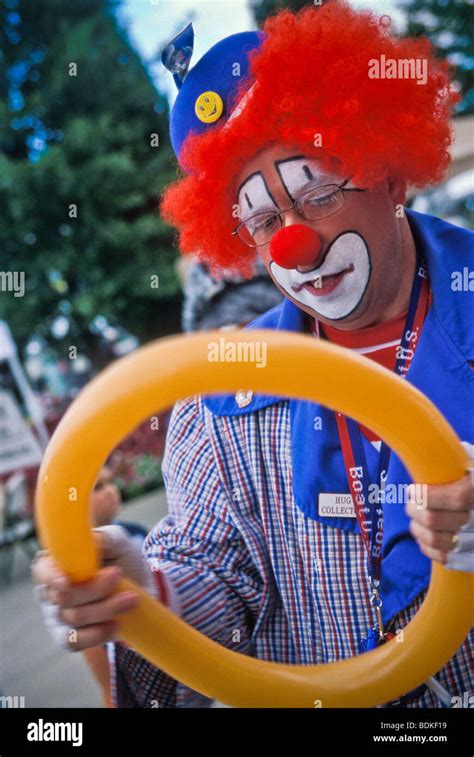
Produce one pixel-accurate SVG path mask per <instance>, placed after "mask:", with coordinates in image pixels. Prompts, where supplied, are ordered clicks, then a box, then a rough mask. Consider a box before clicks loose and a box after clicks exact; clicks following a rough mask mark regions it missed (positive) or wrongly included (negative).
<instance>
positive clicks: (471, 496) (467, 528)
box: [405, 442, 474, 573]
mask: <svg viewBox="0 0 474 757" xmlns="http://www.w3.org/2000/svg"><path fill="white" fill-rule="evenodd" d="M463 447H464V448H465V449H466V451H467V453H468V455H469V457H470V458H471V461H472V462H473V466H474V446H473V445H472V444H468V443H467V442H463ZM417 489H418V487H415V486H414V485H413V484H412V485H411V486H410V487H409V489H408V492H409V500H408V504H407V505H406V508H405V511H406V513H407V515H409V516H410V517H411V518H412V520H411V521H410V532H411V534H412V536H413V537H414V538H415V539H416V541H417V542H418V544H419V546H420V549H421V551H422V552H423V554H425V555H426V556H427V557H429V558H430V559H431V560H435V561H437V562H440V563H441V564H442V565H445V566H446V567H447V568H450V569H452V570H460V571H463V572H466V573H474V467H470V468H469V472H468V473H467V474H466V475H465V476H464V477H463V478H461V479H459V481H455V482H454V483H452V484H445V485H439V486H428V487H427V496H424V497H423V501H419V500H418V501H417V499H416V495H417V493H418V492H417Z"/></svg>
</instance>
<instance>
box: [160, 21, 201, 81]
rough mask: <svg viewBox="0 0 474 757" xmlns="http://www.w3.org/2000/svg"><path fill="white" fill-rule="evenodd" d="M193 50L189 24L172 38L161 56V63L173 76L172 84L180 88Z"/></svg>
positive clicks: (192, 34)
mask: <svg viewBox="0 0 474 757" xmlns="http://www.w3.org/2000/svg"><path fill="white" fill-rule="evenodd" d="M193 50H194V29H193V25H192V23H189V24H188V25H187V26H186V27H185V28H184V29H183V30H182V31H181V32H179V33H178V34H177V35H176V36H175V37H173V39H172V40H170V42H168V44H167V45H166V47H165V49H164V50H163V52H162V54H161V62H162V63H163V65H164V66H165V68H167V69H168V71H171V73H172V74H173V79H174V83H175V84H176V86H177V87H178V89H180V88H181V86H182V84H183V81H184V79H185V78H186V74H187V72H188V68H189V64H190V62H191V57H192V54H193Z"/></svg>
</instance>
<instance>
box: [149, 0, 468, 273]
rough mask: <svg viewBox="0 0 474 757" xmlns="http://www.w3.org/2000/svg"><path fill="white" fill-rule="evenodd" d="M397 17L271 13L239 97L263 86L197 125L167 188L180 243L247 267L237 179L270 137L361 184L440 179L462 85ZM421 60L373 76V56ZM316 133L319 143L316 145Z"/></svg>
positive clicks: (314, 10)
mask: <svg viewBox="0 0 474 757" xmlns="http://www.w3.org/2000/svg"><path fill="white" fill-rule="evenodd" d="M389 24H390V19H389V18H388V17H387V16H382V17H378V16H376V15H375V14H374V13H373V12H372V11H367V10H355V9H354V8H351V7H350V6H349V5H348V4H347V3H346V2H344V0H333V2H329V3H327V4H325V5H323V6H321V7H319V8H318V7H315V6H307V7H305V8H303V9H302V10H300V11H299V12H297V13H292V12H290V11H281V12H279V13H278V14H277V15H275V16H273V17H271V18H269V19H268V20H267V21H266V23H265V25H264V27H263V31H264V33H265V34H266V38H265V39H264V41H263V43H262V45H261V47H260V48H259V49H257V50H254V51H252V53H250V56H249V61H250V75H249V77H248V78H247V81H246V82H242V83H241V85H240V87H239V94H238V98H240V97H242V96H243V95H244V94H245V92H246V91H247V90H248V88H249V86H251V84H252V83H253V82H254V81H257V82H258V85H257V86H256V87H255V88H254V90H253V92H252V96H251V97H250V98H249V99H248V100H247V103H246V106H245V107H244V109H243V110H242V112H241V113H240V114H239V116H238V117H237V118H236V119H234V120H233V121H230V122H229V127H228V128H226V122H224V123H222V124H217V125H216V126H215V127H214V128H213V129H210V130H209V131H207V132H206V133H204V134H190V135H189V136H188V137H187V138H186V140H185V143H184V145H183V148H182V152H181V154H180V162H181V164H182V165H183V166H185V169H186V171H187V172H188V175H185V176H184V178H181V179H178V180H177V181H175V182H174V183H173V184H171V185H170V186H169V187H167V189H166V190H165V192H164V194H163V196H162V200H161V213H162V217H163V218H164V219H165V220H166V221H167V222H169V223H171V224H172V225H173V226H175V227H176V228H177V229H178V230H179V247H180V249H181V252H182V253H183V254H189V253H192V254H195V255H198V257H199V258H200V259H201V260H202V261H203V262H206V263H207V264H208V265H209V266H210V268H211V270H212V271H213V272H214V274H216V275H219V272H220V271H221V270H222V269H223V268H225V269H231V270H234V271H236V272H238V273H240V274H242V275H243V276H250V275H251V274H252V265H253V262H254V260H255V250H253V249H252V248H250V247H246V246H245V245H244V244H243V243H242V242H241V241H240V240H239V239H238V238H237V237H235V236H231V232H232V230H233V229H234V228H235V226H236V224H237V223H238V219H236V218H235V217H234V216H233V215H232V206H233V204H234V203H236V202H237V200H236V196H235V186H234V182H235V178H236V176H237V175H238V173H239V172H240V171H241V169H242V166H243V164H244V163H245V161H247V160H248V159H249V158H251V157H253V156H254V155H255V154H256V153H257V152H259V151H260V150H261V149H263V148H264V147H265V146H267V145H268V144H270V143H281V144H286V145H291V146H295V147H297V148H298V149H299V150H300V151H301V153H302V154H305V155H308V156H309V157H318V156H319V157H320V158H322V159H323V161H325V160H326V159H327V156H331V157H333V158H337V159H338V160H339V161H340V162H341V164H342V165H341V167H342V171H343V172H344V174H345V175H351V176H352V177H353V181H354V182H355V184H356V185H357V184H358V185H359V186H365V187H371V186H373V185H374V184H376V183H377V182H378V181H381V180H383V179H385V178H386V177H388V176H399V177H402V178H403V179H405V180H406V182H407V183H409V184H411V185H413V186H416V187H423V186H426V185H427V184H430V183H436V182H438V181H440V180H441V178H442V177H443V174H444V172H445V170H446V168H447V167H448V165H449V162H450V156H449V153H448V148H449V145H450V144H451V141H452V135H451V128H450V117H451V113H452V108H453V106H454V104H455V103H456V102H457V101H458V99H459V96H458V95H457V94H456V93H455V91H454V90H453V88H452V86H451V84H450V78H449V72H448V65H447V63H445V62H442V61H439V60H436V59H435V57H434V54H433V50H432V47H431V45H430V43H429V41H428V40H427V39H425V38H417V39H413V38H404V39H396V38H394V37H392V36H391V35H390V34H389V31H388V26H389ZM381 55H385V56H386V59H389V58H391V59H395V60H397V61H398V60H402V59H415V60H416V59H426V60H427V81H426V83H425V84H423V85H420V84H418V83H417V81H416V79H415V78H400V79H371V78H369V76H368V69H369V61H370V60H371V59H380V56H381ZM315 134H321V144H322V147H323V148H324V149H322V148H320V147H314V142H315Z"/></svg>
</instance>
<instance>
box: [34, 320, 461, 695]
mask: <svg viewBox="0 0 474 757" xmlns="http://www.w3.org/2000/svg"><path fill="white" fill-rule="evenodd" d="M220 333H221V332H206V333H203V334H197V335H193V336H186V337H173V338H168V339H163V340H160V341H158V342H155V343H152V344H151V345H149V346H147V347H144V348H142V349H140V350H137V351H136V352H135V353H134V354H133V355H131V356H128V357H126V358H123V359H122V360H120V361H118V362H117V363H115V364H114V365H113V366H111V367H110V368H108V369H107V370H106V371H104V372H103V373H102V374H101V375H100V376H99V377H98V378H96V379H95V380H94V381H92V382H91V384H90V385H89V386H88V387H87V388H86V389H85V390H84V391H83V392H82V394H81V395H80V396H79V397H78V399H77V400H76V401H75V402H74V403H73V405H72V406H71V408H70V409H69V410H68V412H67V413H66V415H65V416H64V418H63V420H62V421H61V423H60V425H59V426H58V428H57V430H56V432H55V434H54V436H53V438H52V440H51V442H50V444H49V446H48V449H47V450H46V454H45V457H44V460H43V464H42V467H41V471H40V475H39V479H38V489H37V515H38V525H39V530H40V535H41V540H42V542H43V543H44V545H45V546H46V548H47V549H49V550H50V552H51V554H52V555H53V557H54V558H55V559H56V561H57V562H58V564H59V566H60V567H61V568H62V569H63V570H64V571H65V572H66V573H67V574H68V576H69V577H70V578H71V579H72V580H74V581H85V580H88V579H90V578H92V577H93V576H94V574H95V573H96V571H97V558H96V551H95V544H94V540H93V536H92V532H91V530H90V519H89V512H88V507H89V505H88V502H89V495H90V491H91V489H92V486H93V483H94V480H95V478H96V475H97V473H98V471H99V469H100V468H101V466H102V464H103V462H104V460H105V459H106V457H107V456H108V454H109V453H110V451H111V450H112V449H113V448H114V447H115V446H116V445H117V443H118V442H119V441H120V440H121V439H122V438H123V436H125V435H126V434H127V433H129V432H130V431H131V430H132V429H133V428H134V427H135V426H136V425H137V424H138V423H139V422H140V421H143V420H144V419H145V418H147V417H149V416H150V415H151V414H152V413H153V412H156V411H158V410H160V409H163V408H166V407H169V406H170V404H171V403H173V402H174V401H176V400H177V399H179V398H182V397H184V396H189V395H192V394H195V393H200V392H205V393H207V394H209V393H210V394H216V393H220V392H223V391H236V390H238V389H239V388H241V387H242V386H249V385H250V386H252V388H253V389H254V390H255V391H260V392H262V393H271V394H277V395H278V394H279V395H281V396H288V397H300V398H304V399H306V400H309V401H317V402H322V403H324V404H326V405H328V406H329V407H330V408H332V409H337V410H339V411H341V412H342V413H344V414H347V415H349V416H351V417H353V418H355V419H356V420H357V421H359V422H360V423H363V424H365V425H367V426H370V427H371V428H373V430H374V431H375V432H377V433H379V434H380V437H381V438H383V439H385V440H386V441H387V443H388V444H390V446H392V447H393V448H394V449H395V450H396V451H397V452H398V453H399V455H400V456H401V458H402V460H403V462H404V463H405V464H406V466H407V468H408V470H409V472H410V474H411V476H412V477H413V479H414V480H415V481H423V482H429V483H442V482H446V481H452V480H456V479H457V478H459V477H460V476H461V475H462V474H463V472H464V470H465V469H466V467H467V464H468V460H467V455H466V453H465V451H464V449H463V448H462V446H461V444H460V443H459V441H458V439H457V437H456V435H455V433H454V432H453V430H452V428H451V427H450V426H449V424H448V423H447V422H446V420H445V419H444V417H443V416H442V415H441V414H440V413H439V411H438V410H436V408H435V407H434V406H433V405H432V404H431V403H430V402H429V400H428V399H426V397H425V396H424V395H423V394H421V392H419V391H418V390H416V389H415V388H414V387H412V386H411V385H409V384H408V383H406V382H404V381H403V380H402V379H400V378H399V377H397V376H396V375H394V374H392V373H390V372H389V371H387V370H385V369H384V368H382V367H380V366H377V365H375V364H373V363H371V362H369V361H368V360H367V359H365V358H363V357H361V356H359V355H357V354H353V353H350V352H348V351H347V350H344V349H342V348H340V347H337V346H334V345H331V344H328V343H325V342H320V341H316V340H314V339H312V338H310V337H307V336H303V335H299V334H294V333H287V332H274V331H271V330H270V331H265V330H255V331H252V332H251V333H250V332H248V331H246V332H245V333H243V332H234V333H232V332H229V333H228V335H227V337H226V338H227V339H228V340H229V341H230V340H232V341H234V342H235V345H236V347H238V343H239V342H241V341H245V342H247V343H248V342H249V340H255V341H256V342H259V343H262V342H265V344H266V345H267V365H266V370H265V371H260V370H258V369H257V367H256V365H255V364H250V363H239V362H233V363H228V362H220V363H212V364H211V363H210V362H209V361H208V358H207V356H208V345H209V341H210V340H211V339H217V338H218V337H219V335H220ZM348 385H350V386H351V392H350V393H348V392H347V386H348ZM368 396H370V398H371V402H370V404H369V403H367V397H368ZM387 399H389V401H388V402H387ZM84 449H86V450H87V451H88V454H87V457H86V458H84ZM71 486H74V487H75V488H76V489H77V492H78V501H77V502H74V503H71V502H70V501H69V498H68V494H69V491H70V487H71ZM473 581H474V576H473V575H468V574H465V573H459V572H455V571H449V570H446V569H444V568H443V567H441V566H440V565H439V564H434V565H433V570H432V576H431V583H430V587H429V590H428V594H427V596H426V599H425V601H424V603H423V605H422V607H421V609H420V610H419V612H418V613H417V615H416V616H415V617H414V618H413V620H412V621H411V622H410V623H409V624H408V625H407V626H406V627H405V628H404V643H403V644H399V643H397V642H396V641H395V640H393V641H390V642H388V643H386V644H384V645H382V646H380V647H378V648H377V649H375V650H373V651H371V652H368V653H366V654H363V655H359V656H357V657H353V658H349V659H345V660H342V661H340V662H335V663H329V664H325V665H317V666H308V665H286V664H285V665H283V664H281V665H280V664H277V663H272V662H265V661H263V660H258V659H254V658H252V657H249V656H247V655H242V654H238V653H236V652H232V651H230V650H229V649H226V648H224V647H221V646H219V644H216V643H215V642H213V641H211V640H210V639H209V638H207V637H206V636H204V635H202V634H200V633H199V632H198V631H196V630H195V629H194V628H192V627H190V626H188V625H187V624H186V623H185V622H183V621H182V620H181V619H179V618H178V617H177V616H176V615H174V614H173V613H172V612H171V611H170V610H168V609H167V608H166V607H165V606H163V605H160V604H159V603H158V602H156V601H155V600H154V599H152V598H151V596H149V595H148V594H146V593H145V592H143V591H142V590H141V589H139V587H138V586H135V585H134V584H133V583H132V582H131V581H129V580H123V581H122V582H121V584H120V585H119V586H118V588H117V591H124V590H130V589H132V590H133V591H135V592H137V593H139V595H140V604H139V606H138V608H137V609H136V610H134V611H132V612H130V613H128V614H127V615H125V616H123V617H122V618H121V623H120V629H119V635H120V638H122V639H124V640H125V641H126V642H128V643H129V644H130V645H131V646H132V647H133V648H134V649H135V650H136V651H137V652H139V653H140V654H142V655H143V656H144V657H146V658H147V659H148V660H150V662H152V663H153V664H154V665H156V666H157V667H158V668H160V669H161V670H164V671H165V672H166V673H168V674H169V675H170V676H172V677H173V678H175V679H177V680H179V681H182V682H183V683H184V684H185V685H187V686H189V687H191V688H193V689H195V690H197V691H199V692H201V693H202V694H204V695H206V696H208V697H211V698H215V699H219V700H220V701H222V702H224V703H226V704H229V705H234V706H239V707H261V706H263V707H313V706H314V700H315V699H319V700H321V701H322V702H323V706H324V707H372V706H375V705H378V704H381V703H383V702H387V701H389V700H391V699H393V698H396V697H398V696H400V695H403V694H404V693H405V692H406V691H409V690H410V689H412V688H414V687H415V686H417V685H419V684H420V683H421V682H423V681H425V680H427V678H428V677H429V676H431V675H433V674H434V673H435V672H436V671H438V670H439V669H440V668H441V667H442V666H443V664H444V663H445V662H446V660H448V659H449V658H450V657H451V656H452V655H453V654H454V652H455V651H456V650H457V649H458V647H459V645H460V644H461V643H462V641H463V640H464V638H465V637H466V634H467V633H468V631H469V629H470V627H471V625H472V622H473V612H472V604H470V603H469V601H468V598H469V597H470V596H472V592H473V588H474V587H473Z"/></svg>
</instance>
